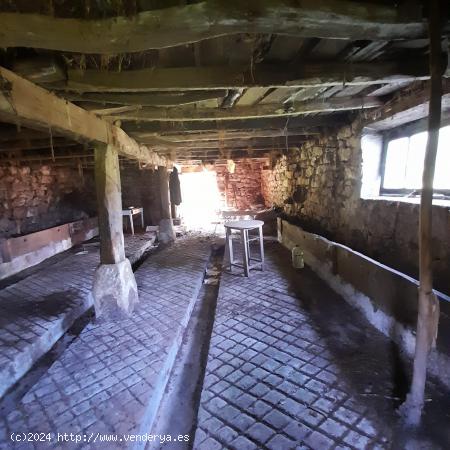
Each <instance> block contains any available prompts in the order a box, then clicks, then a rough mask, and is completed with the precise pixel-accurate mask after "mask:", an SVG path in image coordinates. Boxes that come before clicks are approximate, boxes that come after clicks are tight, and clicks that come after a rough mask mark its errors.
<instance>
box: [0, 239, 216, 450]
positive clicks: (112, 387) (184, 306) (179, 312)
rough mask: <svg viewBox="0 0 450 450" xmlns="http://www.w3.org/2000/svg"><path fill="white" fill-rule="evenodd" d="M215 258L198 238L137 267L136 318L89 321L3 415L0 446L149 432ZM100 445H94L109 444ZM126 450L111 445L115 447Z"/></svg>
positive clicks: (61, 446)
mask: <svg viewBox="0 0 450 450" xmlns="http://www.w3.org/2000/svg"><path fill="white" fill-rule="evenodd" d="M209 255H210V246H209V244H208V243H204V242H200V241H199V240H192V241H182V242H180V243H177V244H176V245H174V246H172V247H170V248H167V249H164V250H161V251H158V252H156V253H155V254H153V255H151V256H150V257H149V258H148V259H147V260H146V261H144V263H143V264H142V265H141V266H140V267H139V269H138V270H137V272H136V280H137V283H138V289H139V295H140V304H139V307H138V309H137V310H136V311H135V313H134V315H133V316H132V317H131V318H129V319H127V320H123V321H121V322H117V323H112V324H107V325H105V324H102V325H98V324H96V323H90V324H88V325H87V326H86V327H85V328H84V330H83V331H82V332H81V334H80V335H79V336H78V337H77V338H76V340H75V341H74V342H73V343H72V344H71V345H70V346H69V347H68V348H67V349H66V350H65V351H64V353H63V354H62V355H61V356H60V357H59V358H58V359H57V360H56V361H55V363H54V364H53V365H52V366H51V367H50V369H49V370H48V371H47V373H46V374H45V375H44V376H43V377H42V378H41V379H40V380H39V381H38V382H37V383H36V384H35V385H34V386H33V387H32V388H31V389H30V390H29V392H27V393H26V395H25V396H24V397H23V398H22V400H21V402H20V403H19V404H18V405H17V408H16V409H15V410H14V411H11V412H10V413H9V414H8V415H7V416H6V417H3V418H2V419H1V421H0V448H2V449H6V448H8V449H9V448H16V447H17V448H33V445H31V444H30V445H28V446H23V445H20V444H17V445H16V447H15V446H14V445H13V444H12V443H11V441H10V439H9V436H10V434H11V433H12V432H23V431H27V432H28V431H29V432H52V433H58V432H61V433H62V432H68V433H81V434H83V435H84V434H86V436H88V437H89V435H90V433H95V434H96V433H108V432H110V433H126V432H135V433H139V432H142V433H145V432H148V429H149V427H150V425H151V422H152V420H153V415H154V413H155V411H154V409H155V407H156V406H157V405H158V404H159V398H160V396H161V395H162V393H163V390H164V383H165V382H166V381H167V376H168V373H169V371H170V364H171V358H172V359H173V358H174V357H175V354H176V351H177V349H178V346H179V343H180V340H181V337H182V332H183V328H184V326H185V325H186V323H187V320H188V318H189V316H190V312H191V310H192V307H193V305H194V302H195V298H196V296H197V293H198V291H199V289H200V287H201V283H202V279H203V274H204V268H205V266H206V262H207V260H208V257H209ZM84 281H86V279H84ZM64 284H67V280H65V283H64ZM24 295H25V296H27V295H29V292H28V291H24ZM83 445H84V446H85V447H89V445H86V444H83ZM97 445H98V444H97ZM97 445H96V444H94V445H91V447H93V448H105V447H102V446H101V445H100V446H97ZM35 447H36V448H52V447H54V448H80V447H82V444H77V445H75V444H70V443H67V444H61V443H60V444H57V443H56V442H53V443H52V445H49V444H48V443H47V442H46V443H42V444H37V445H35ZM125 447H126V445H125V444H124V443H121V444H111V443H110V444H107V448H108V449H114V448H125Z"/></svg>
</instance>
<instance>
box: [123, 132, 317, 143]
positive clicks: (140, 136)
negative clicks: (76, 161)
mask: <svg viewBox="0 0 450 450" xmlns="http://www.w3.org/2000/svg"><path fill="white" fill-rule="evenodd" d="M315 134H319V132H314V131H312V130H311V129H303V128H295V129H290V130H286V129H284V128H280V129H278V130H267V129H262V130H249V131H226V132H225V131H222V132H218V131H216V132H206V133H195V132H191V133H185V134H168V135H167V134H165V135H162V134H156V133H133V134H132V136H133V137H134V138H135V139H136V140H137V141H140V142H145V140H146V139H152V138H155V137H158V138H159V139H161V140H164V141H166V142H170V143H173V144H175V145H177V144H183V143H191V142H192V143H198V142H203V141H231V140H235V139H253V138H275V137H279V136H312V135H315Z"/></svg>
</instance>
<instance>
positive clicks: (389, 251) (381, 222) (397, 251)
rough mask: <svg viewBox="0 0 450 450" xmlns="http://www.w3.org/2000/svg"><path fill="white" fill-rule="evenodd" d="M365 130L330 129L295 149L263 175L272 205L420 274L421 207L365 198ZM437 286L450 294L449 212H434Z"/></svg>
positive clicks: (267, 199) (302, 222)
mask: <svg viewBox="0 0 450 450" xmlns="http://www.w3.org/2000/svg"><path fill="white" fill-rule="evenodd" d="M360 136H361V129H360V127H359V126H358V125H357V124H353V125H351V126H345V127H343V128H341V129H336V130H328V131H327V132H326V133H324V134H323V135H322V136H318V137H317V138H316V139H313V140H310V141H308V142H306V143H305V144H304V145H302V147H301V148H298V149H291V150H290V151H289V153H288V154H287V155H285V156H282V157H281V158H279V159H278V161H277V162H276V164H275V166H274V168H273V170H263V172H262V192H263V195H264V200H265V203H266V205H267V206H274V205H275V206H280V207H282V208H283V210H284V212H285V213H286V215H287V216H288V217H290V219H291V220H293V221H294V222H296V223H298V224H299V225H301V226H302V227H303V228H304V229H305V230H307V231H311V232H315V233H318V234H322V235H324V236H325V237H327V238H329V239H332V240H334V241H337V242H340V243H342V244H345V245H348V246H349V247H351V248H353V249H355V250H357V251H360V252H361V253H364V254H366V255H368V256H370V257H372V258H374V259H376V260H378V261H380V262H382V263H385V264H387V265H390V266H391V267H394V268H396V269H398V270H401V271H403V272H406V273H408V274H409V275H411V276H413V277H417V275H418V258H419V255H418V239H417V235H418V221H419V206H418V204H412V203H406V202H401V201H391V200H385V199H381V200H380V199H362V198H361V197H360V192H361V177H362V156H361V155H362V151H361V139H360ZM433 235H434V236H433V252H434V270H435V281H436V287H437V288H438V289H440V290H442V291H443V292H447V293H448V292H449V291H450V287H449V285H448V279H449V278H450V264H449V263H450V212H449V209H448V208H445V207H441V206H434V208H433Z"/></svg>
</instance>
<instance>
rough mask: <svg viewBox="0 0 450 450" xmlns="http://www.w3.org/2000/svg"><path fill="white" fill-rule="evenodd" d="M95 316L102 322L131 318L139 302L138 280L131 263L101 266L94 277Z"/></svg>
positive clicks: (126, 261) (127, 261) (126, 260)
mask: <svg viewBox="0 0 450 450" xmlns="http://www.w3.org/2000/svg"><path fill="white" fill-rule="evenodd" d="M92 293H93V297H94V306H95V314H96V317H97V318H98V319H101V320H102V321H113V320H117V319H120V318H123V317H126V316H129V315H130V314H131V313H132V312H133V310H134V308H135V306H136V304H137V303H138V302H139V298H138V291H137V285H136V279H135V277H134V273H133V269H132V268H131V264H130V261H129V260H128V259H125V260H124V261H121V262H119V263H117V264H101V265H99V266H98V267H97V269H96V271H95V275H94V285H93V290H92Z"/></svg>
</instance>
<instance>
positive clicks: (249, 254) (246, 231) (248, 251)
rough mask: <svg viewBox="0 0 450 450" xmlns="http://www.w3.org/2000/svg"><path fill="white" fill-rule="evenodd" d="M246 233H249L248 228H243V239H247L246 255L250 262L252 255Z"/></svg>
mask: <svg viewBox="0 0 450 450" xmlns="http://www.w3.org/2000/svg"><path fill="white" fill-rule="evenodd" d="M248 234H249V230H245V240H246V241H247V255H248V261H249V263H250V260H251V259H252V255H251V253H250V241H249V237H248ZM250 237H251V235H250Z"/></svg>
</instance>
